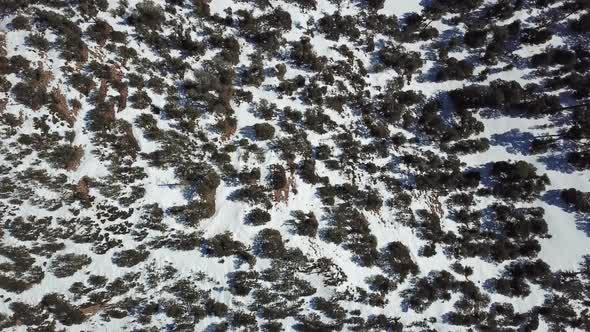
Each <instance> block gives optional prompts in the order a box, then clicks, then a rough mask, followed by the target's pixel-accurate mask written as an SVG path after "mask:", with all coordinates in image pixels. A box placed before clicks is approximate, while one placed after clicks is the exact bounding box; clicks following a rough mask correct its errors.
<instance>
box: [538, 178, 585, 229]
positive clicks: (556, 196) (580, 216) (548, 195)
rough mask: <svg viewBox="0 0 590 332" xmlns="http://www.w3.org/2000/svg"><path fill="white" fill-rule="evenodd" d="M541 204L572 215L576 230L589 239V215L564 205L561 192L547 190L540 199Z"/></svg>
mask: <svg viewBox="0 0 590 332" xmlns="http://www.w3.org/2000/svg"><path fill="white" fill-rule="evenodd" d="M542 199H543V202H545V203H547V204H549V205H553V206H556V207H558V208H560V209H562V210H563V211H564V212H567V213H569V214H573V215H574V218H575V222H576V228H577V229H578V230H580V231H582V232H584V233H585V234H586V236H589V237H590V213H583V212H578V211H576V210H575V209H574V208H573V207H571V206H570V205H568V204H566V203H565V202H564V201H563V200H562V199H561V190H556V189H554V190H548V191H546V192H545V194H544V195H543V197H542Z"/></svg>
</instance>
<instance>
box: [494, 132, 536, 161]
mask: <svg viewBox="0 0 590 332" xmlns="http://www.w3.org/2000/svg"><path fill="white" fill-rule="evenodd" d="M533 139H535V136H534V135H533V134H531V133H529V132H523V131H520V129H512V130H510V131H507V132H505V133H502V134H495V135H492V137H491V140H490V145H496V146H497V145H499V146H503V147H505V148H506V151H508V152H509V153H512V154H522V155H526V154H529V151H530V146H531V142H532V141H533Z"/></svg>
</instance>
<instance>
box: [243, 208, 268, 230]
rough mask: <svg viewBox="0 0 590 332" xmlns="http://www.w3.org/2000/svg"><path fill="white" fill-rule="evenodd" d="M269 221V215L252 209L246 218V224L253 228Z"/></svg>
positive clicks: (258, 209) (257, 209) (260, 210)
mask: <svg viewBox="0 0 590 332" xmlns="http://www.w3.org/2000/svg"><path fill="white" fill-rule="evenodd" d="M269 221H270V213H268V212H266V211H264V210H262V209H260V208H254V209H252V210H251V211H250V212H249V213H248V215H247V216H246V223H248V224H250V225H254V226H260V225H264V224H266V223H267V222H269Z"/></svg>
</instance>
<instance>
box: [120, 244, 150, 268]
mask: <svg viewBox="0 0 590 332" xmlns="http://www.w3.org/2000/svg"><path fill="white" fill-rule="evenodd" d="M149 255H150V252H149V251H147V250H146V249H145V248H144V247H138V248H137V249H127V250H122V251H119V252H116V253H115V254H114V255H113V258H112V261H113V264H115V265H117V266H119V267H133V266H135V265H137V264H139V263H141V262H143V261H145V260H146V259H147V258H148V257H149Z"/></svg>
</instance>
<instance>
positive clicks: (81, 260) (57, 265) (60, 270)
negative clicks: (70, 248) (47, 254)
mask: <svg viewBox="0 0 590 332" xmlns="http://www.w3.org/2000/svg"><path fill="white" fill-rule="evenodd" d="M91 262H92V259H91V258H90V257H89V256H88V255H85V254H81V255H78V254H75V253H69V254H64V255H58V256H56V257H55V258H53V260H52V261H51V265H50V266H49V270H50V271H51V272H52V273H53V274H54V275H55V276H56V277H58V278H65V277H69V276H72V275H74V273H76V272H78V271H79V270H80V269H82V268H83V267H84V266H86V265H88V264H90V263H91Z"/></svg>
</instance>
